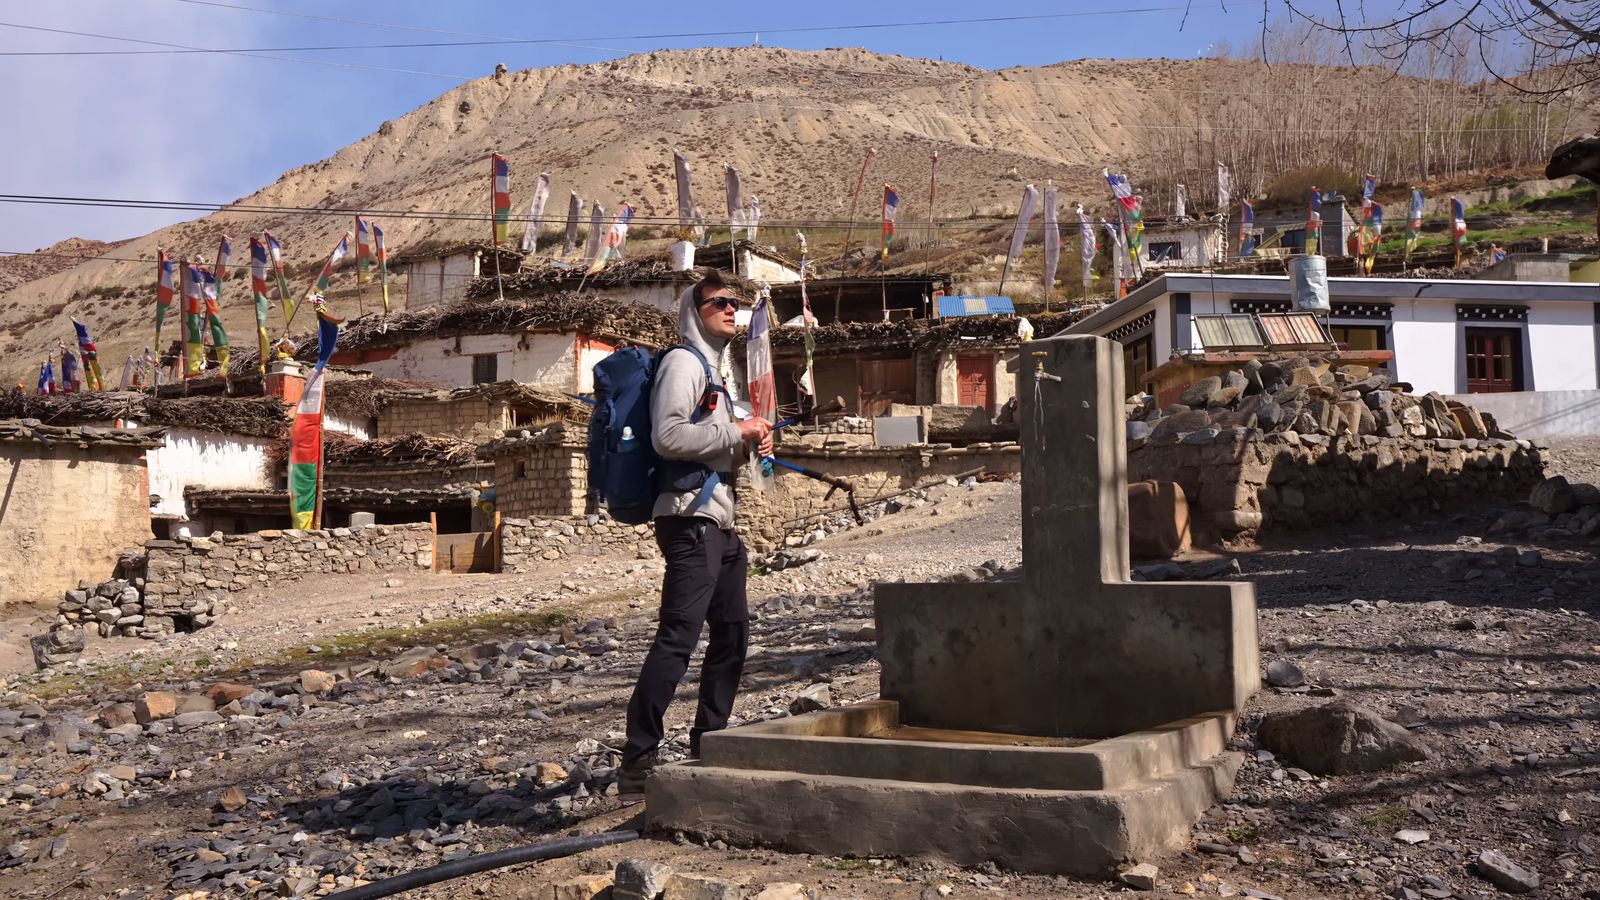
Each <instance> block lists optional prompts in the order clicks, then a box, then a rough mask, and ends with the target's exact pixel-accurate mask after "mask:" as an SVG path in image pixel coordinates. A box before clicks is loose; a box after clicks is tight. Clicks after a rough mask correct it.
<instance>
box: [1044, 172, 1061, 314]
mask: <svg viewBox="0 0 1600 900" xmlns="http://www.w3.org/2000/svg"><path fill="white" fill-rule="evenodd" d="M1060 264H1061V224H1060V223H1059V222H1058V221H1056V186H1055V185H1053V184H1049V185H1045V188H1044V302H1045V303H1046V304H1047V305H1048V304H1049V303H1050V291H1052V290H1054V289H1055V286H1056V266H1058V265H1060Z"/></svg>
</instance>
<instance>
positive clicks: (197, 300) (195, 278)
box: [179, 262, 206, 378]
mask: <svg viewBox="0 0 1600 900" xmlns="http://www.w3.org/2000/svg"><path fill="white" fill-rule="evenodd" d="M179 271H180V272H181V276H180V278H179V281H180V282H181V283H182V285H181V286H182V288H183V326H184V327H183V332H184V334H183V377H185V378H193V377H194V376H196V375H199V374H200V373H201V371H203V370H204V369H205V367H206V337H205V323H206V299H205V294H204V292H203V289H202V287H201V283H200V273H201V272H203V271H205V270H204V269H203V268H201V267H200V266H197V265H195V264H194V263H192V262H185V263H184V264H183V268H182V269H181V270H179Z"/></svg>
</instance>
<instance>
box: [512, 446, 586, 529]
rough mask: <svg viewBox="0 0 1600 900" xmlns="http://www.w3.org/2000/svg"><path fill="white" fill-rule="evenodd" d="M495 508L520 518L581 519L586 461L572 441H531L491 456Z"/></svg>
mask: <svg viewBox="0 0 1600 900" xmlns="http://www.w3.org/2000/svg"><path fill="white" fill-rule="evenodd" d="M494 485H495V506H496V508H497V509H499V510H500V513H501V514H502V515H505V516H514V517H517V518H522V519H532V518H550V517H569V516H582V515H583V514H584V512H585V509H584V506H585V504H584V498H585V495H586V494H587V493H588V490H589V459H588V457H587V456H586V455H585V453H584V446H583V444H581V443H578V442H577V441H575V440H572V439H561V440H548V441H540V440H532V441H523V442H520V443H519V444H518V445H517V446H515V447H513V448H511V449H507V450H502V451H500V452H498V453H496V455H495V457H494Z"/></svg>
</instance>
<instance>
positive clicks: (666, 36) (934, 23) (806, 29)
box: [177, 0, 1226, 44]
mask: <svg viewBox="0 0 1600 900" xmlns="http://www.w3.org/2000/svg"><path fill="white" fill-rule="evenodd" d="M177 2H179V3H190V4H194V5H197V6H214V7H220V8H223V9H235V10H242V11H247V12H256V13H267V14H270V15H281V16H292V17H295V18H305V19H321V20H323V21H331V22H338V23H341V24H347V25H362V26H367V27H373V28H393V29H399V30H404V31H421V32H430V33H434V34H448V35H454V36H462V37H483V38H491V40H488V41H485V42H484V43H497V44H552V43H557V42H558V41H656V40H673V39H678V38H702V37H736V36H739V35H753V34H756V33H757V32H759V33H761V34H814V33H816V32H826V31H871V30H882V29H888V28H931V27H939V26H947V25H986V24H995V23H1010V22H1035V21H1046V20H1055V19H1074V18H1082V17H1086V16H1114V15H1122V14H1124V13H1130V12H1181V11H1183V10H1185V9H1225V8H1226V7H1225V5H1224V4H1222V3H1220V2H1219V3H1198V4H1193V5H1192V6H1186V5H1176V6H1159V7H1148V8H1143V9H1108V10H1079V11H1076V12H1060V13H1032V14H1027V15H1014V16H981V17H975V18H965V19H923V20H910V21H899V22H858V23H850V24H843V25H795V26H788V27H780V28H770V27H765V26H751V27H747V28H739V29H732V30H724V31H675V32H660V33H656V34H626V35H603V36H596V37H589V36H583V37H568V38H501V37H496V36H494V35H479V34H471V33H469V32H459V31H446V30H443V29H437V28H426V27H423V26H419V25H397V24H392V23H387V22H369V21H360V20H355V19H340V18H335V17H331V16H314V15H309V14H306V13H295V12H285V11H283V10H276V9H262V8H259V7H253V6H240V5H235V4H228V3H219V2H215V0H177Z"/></svg>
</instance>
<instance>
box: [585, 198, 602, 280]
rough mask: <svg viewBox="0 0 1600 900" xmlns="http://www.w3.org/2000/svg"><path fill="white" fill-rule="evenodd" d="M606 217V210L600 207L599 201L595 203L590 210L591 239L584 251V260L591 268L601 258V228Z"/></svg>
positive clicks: (589, 238) (586, 243)
mask: <svg viewBox="0 0 1600 900" xmlns="http://www.w3.org/2000/svg"><path fill="white" fill-rule="evenodd" d="M605 215H606V208H605V207H603V206H601V205H600V201H599V200H596V201H594V205H593V206H591V207H590V208H589V237H588V240H587V241H586V242H585V248H584V251H583V255H584V258H585V259H587V260H588V261H589V265H591V266H592V265H594V262H595V260H597V259H599V258H600V226H601V223H602V222H604V221H605Z"/></svg>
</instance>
